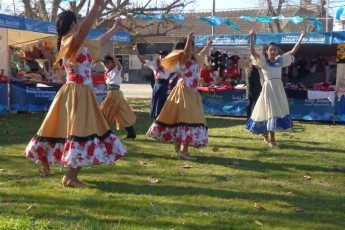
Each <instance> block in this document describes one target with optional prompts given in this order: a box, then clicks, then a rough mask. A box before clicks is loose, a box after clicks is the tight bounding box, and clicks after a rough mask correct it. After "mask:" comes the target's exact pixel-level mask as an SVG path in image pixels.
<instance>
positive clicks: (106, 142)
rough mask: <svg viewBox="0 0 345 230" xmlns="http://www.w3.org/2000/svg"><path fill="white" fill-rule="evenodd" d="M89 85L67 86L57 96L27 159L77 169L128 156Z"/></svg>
mask: <svg viewBox="0 0 345 230" xmlns="http://www.w3.org/2000/svg"><path fill="white" fill-rule="evenodd" d="M125 153H126V150H125V149H124V148H123V146H122V143H121V142H120V140H119V139H118V138H117V137H116V136H115V134H114V133H113V132H112V131H111V130H110V129H109V126H108V124H107V122H106V120H105V118H104V116H103V114H102V112H101V110H100V109H99V107H98V103H97V99H96V96H95V94H94V92H93V88H92V87H91V86H89V85H84V84H76V83H66V84H65V85H63V86H62V87H61V89H60V90H59V91H58V93H57V94H56V96H55V98H54V100H53V102H52V104H51V106H50V109H49V111H48V113H47V115H46V117H45V119H44V121H43V123H42V125H41V127H40V129H39V130H38V132H37V134H36V135H34V137H33V138H32V139H31V141H30V143H29V144H28V146H27V147H26V149H25V151H24V156H25V157H28V158H30V159H32V160H33V161H35V162H44V163H47V164H48V165H54V164H59V165H64V166H68V167H72V168H77V167H81V166H85V165H92V164H101V163H114V162H115V161H116V160H117V159H119V158H121V157H122V156H123V155H125Z"/></svg>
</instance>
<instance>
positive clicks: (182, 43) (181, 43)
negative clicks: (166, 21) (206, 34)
mask: <svg viewBox="0 0 345 230" xmlns="http://www.w3.org/2000/svg"><path fill="white" fill-rule="evenodd" d="M186 44H187V38H185V39H183V40H182V41H179V42H178V43H176V44H175V46H174V48H173V50H183V49H184V48H185V46H186ZM192 47H194V41H193V42H192ZM191 59H192V60H195V57H194V55H193V54H192V56H191Z"/></svg>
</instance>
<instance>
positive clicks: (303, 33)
mask: <svg viewBox="0 0 345 230" xmlns="http://www.w3.org/2000/svg"><path fill="white" fill-rule="evenodd" d="M306 34H307V31H306V30H305V29H303V30H302V31H301V35H300V36H299V39H298V41H297V42H296V44H295V46H294V47H293V48H292V50H290V54H292V55H294V54H295V53H297V51H298V49H299V47H300V46H301V43H302V40H303V38H304V36H305V35H306Z"/></svg>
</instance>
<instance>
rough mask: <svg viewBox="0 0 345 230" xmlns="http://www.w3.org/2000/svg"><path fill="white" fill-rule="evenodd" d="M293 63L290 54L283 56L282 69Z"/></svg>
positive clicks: (293, 59) (292, 57)
mask: <svg viewBox="0 0 345 230" xmlns="http://www.w3.org/2000/svg"><path fill="white" fill-rule="evenodd" d="M294 61H295V58H294V56H293V55H292V54H291V53H289V52H288V53H285V54H283V64H282V67H287V66H290V65H291V64H292V63H293V62H294Z"/></svg>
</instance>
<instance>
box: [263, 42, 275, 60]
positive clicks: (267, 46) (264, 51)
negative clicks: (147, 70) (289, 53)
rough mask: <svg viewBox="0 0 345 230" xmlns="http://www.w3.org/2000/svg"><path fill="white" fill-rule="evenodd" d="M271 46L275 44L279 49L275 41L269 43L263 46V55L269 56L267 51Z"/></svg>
mask: <svg viewBox="0 0 345 230" xmlns="http://www.w3.org/2000/svg"><path fill="white" fill-rule="evenodd" d="M270 46H275V47H277V49H278V45H277V43H274V42H270V43H268V44H267V45H265V46H264V48H263V50H262V52H263V55H264V56H265V57H267V54H266V52H267V50H268V48H269V47H270Z"/></svg>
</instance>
